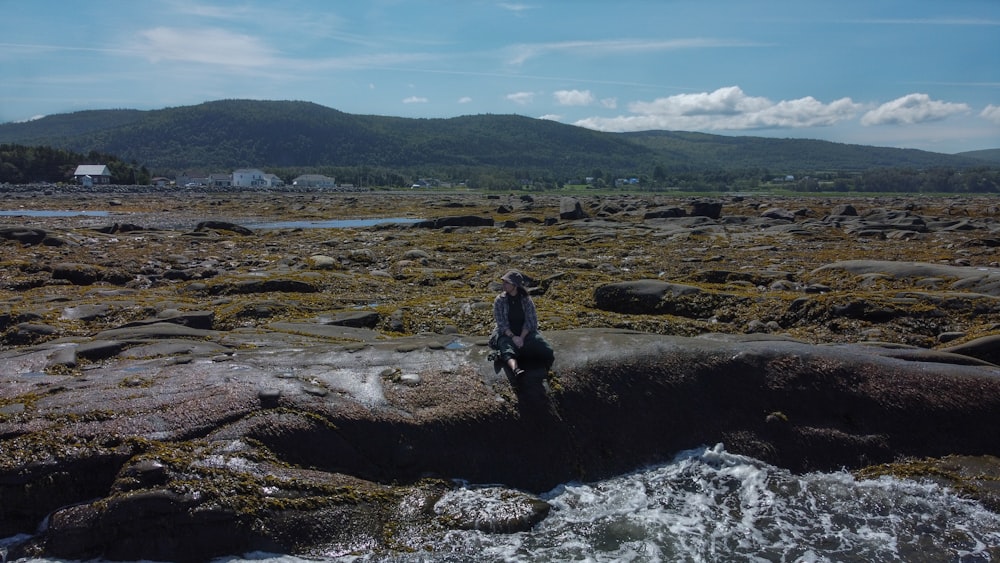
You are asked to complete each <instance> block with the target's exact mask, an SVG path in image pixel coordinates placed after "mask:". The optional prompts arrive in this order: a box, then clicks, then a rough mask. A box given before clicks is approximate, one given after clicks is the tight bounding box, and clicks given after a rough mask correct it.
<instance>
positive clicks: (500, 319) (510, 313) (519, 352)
mask: <svg viewBox="0 0 1000 563" xmlns="http://www.w3.org/2000/svg"><path fill="white" fill-rule="evenodd" d="M500 280H501V281H502V282H503V292H501V293H500V294H499V295H497V296H496V299H494V300H493V318H494V319H495V320H496V328H494V329H493V334H492V335H491V336H490V346H491V347H492V348H493V349H495V350H497V352H498V353H499V359H500V360H501V361H503V362H504V363H505V364H506V365H507V367H509V368H510V370H511V372H512V373H513V374H514V377H515V378H517V379H520V378H521V376H523V375H524V369H522V368H521V367H520V366H519V365H518V360H529V359H530V360H534V361H537V362H539V363H541V364H543V365H544V366H545V368H546V371H547V370H548V368H549V367H550V366H551V365H552V362H553V361H554V360H555V353H554V352H553V351H552V347H551V346H549V343H548V342H546V341H545V339H544V338H542V335H541V334H540V333H539V332H538V312H537V311H536V309H535V302H534V301H532V300H531V296H530V295H528V289H527V288H526V287H525V278H524V275H523V274H521V272H519V271H517V270H510V271H509V272H507V273H505V274H504V275H503V276H501V277H500Z"/></svg>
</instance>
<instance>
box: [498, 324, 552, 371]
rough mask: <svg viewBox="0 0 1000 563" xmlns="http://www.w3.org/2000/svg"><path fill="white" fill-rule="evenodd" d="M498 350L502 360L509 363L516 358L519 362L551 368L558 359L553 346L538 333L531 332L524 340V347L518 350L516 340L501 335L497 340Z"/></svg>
mask: <svg viewBox="0 0 1000 563" xmlns="http://www.w3.org/2000/svg"><path fill="white" fill-rule="evenodd" d="M497 350H498V351H499V352H500V359H501V360H503V361H505V362H506V361H507V360H509V359H511V358H516V359H517V360H518V361H521V360H523V361H531V362H538V363H539V364H542V365H544V366H545V367H549V366H551V365H552V362H554V361H555V359H556V354H555V352H553V351H552V346H550V345H549V343H548V342H546V341H545V339H544V338H542V335H541V334H538V333H537V332H530V333H528V336H526V337H525V339H524V346H522V347H520V348H518V347H517V346H516V345H515V344H514V339H513V338H511V337H509V336H504V335H500V337H499V338H498V339H497Z"/></svg>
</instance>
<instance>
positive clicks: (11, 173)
mask: <svg viewBox="0 0 1000 563" xmlns="http://www.w3.org/2000/svg"><path fill="white" fill-rule="evenodd" d="M80 164H106V165H107V166H108V168H109V169H110V171H111V175H112V178H111V181H112V183H114V184H136V185H146V184H149V183H150V181H151V177H150V176H151V175H150V172H149V171H148V170H147V168H146V167H145V166H141V165H139V164H137V163H135V162H132V163H129V162H125V161H123V160H121V159H120V158H118V157H116V156H114V155H110V154H105V153H101V152H97V151H91V152H89V153H87V154H80V153H76V152H72V151H69V150H65V149H57V148H52V147H47V146H25V145H17V144H0V183H9V184H29V183H39V182H51V183H58V182H72V181H73V180H74V179H73V172H74V170H75V169H76V167H77V166H78V165H80ZM265 170H266V171H267V172H270V173H273V174H277V175H278V176H279V177H281V178H282V179H283V180H284V181H285V182H286V183H287V184H289V185H291V183H292V181H293V180H294V179H295V178H296V177H298V176H300V175H303V174H323V175H326V176H330V177H332V178H335V179H336V181H337V183H338V184H354V185H355V186H366V187H368V186H370V187H388V188H405V187H409V186H410V185H412V184H413V183H414V182H415V181H417V180H418V179H422V178H436V179H439V180H441V181H444V182H448V183H451V184H452V185H457V184H463V185H465V186H467V187H469V188H471V189H478V190H494V191H507V190H512V189H518V190H526V191H551V190H557V189H560V188H562V187H563V186H566V185H587V186H590V187H592V188H594V189H600V190H615V189H620V190H621V191H663V190H671V191H675V190H681V191H718V192H743V191H756V190H771V189H782V190H788V191H793V192H804V193H809V192H816V193H819V192H861V193H886V192H898V193H955V194H989V193H1000V168H996V167H990V166H982V167H977V168H950V167H935V168H927V169H918V168H903V167H891V168H872V169H869V170H865V171H861V172H852V171H833V172H829V171H828V172H822V171H821V172H816V171H803V170H795V171H794V172H795V173H794V174H788V172H787V171H784V170H783V171H782V172H781V173H775V172H772V171H770V170H768V169H764V168H752V167H751V168H745V169H713V168H705V167H702V166H698V165H678V164H670V165H668V164H653V163H650V164H649V165H648V169H647V170H641V171H636V170H633V169H631V168H625V167H623V168H622V169H620V170H611V169H600V168H581V169H580V171H579V172H577V173H575V174H574V173H571V172H567V171H565V170H562V171H549V170H546V169H541V168H533V167H518V166H499V165H468V164H456V165H451V166H448V165H435V166H423V167H406V168H402V169H398V168H392V167H389V166H376V165H361V166H323V167H270V168H265ZM620 180H626V183H625V184H624V185H620V186H619V185H618V183H619V181H620Z"/></svg>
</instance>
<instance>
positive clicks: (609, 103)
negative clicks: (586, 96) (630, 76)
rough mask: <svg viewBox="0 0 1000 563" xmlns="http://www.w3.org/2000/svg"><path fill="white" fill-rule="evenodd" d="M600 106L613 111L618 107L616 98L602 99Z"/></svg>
mask: <svg viewBox="0 0 1000 563" xmlns="http://www.w3.org/2000/svg"><path fill="white" fill-rule="evenodd" d="M601 105H602V106H604V107H606V108H608V109H615V108H617V107H618V98H604V99H603V100H601Z"/></svg>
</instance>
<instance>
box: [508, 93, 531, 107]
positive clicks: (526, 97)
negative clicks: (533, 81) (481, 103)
mask: <svg viewBox="0 0 1000 563" xmlns="http://www.w3.org/2000/svg"><path fill="white" fill-rule="evenodd" d="M507 99H508V100H510V101H512V102H514V103H515V104H518V105H521V106H526V105H528V104H530V103H531V102H533V101H534V100H535V93H534V92H514V93H513V94H507Z"/></svg>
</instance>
